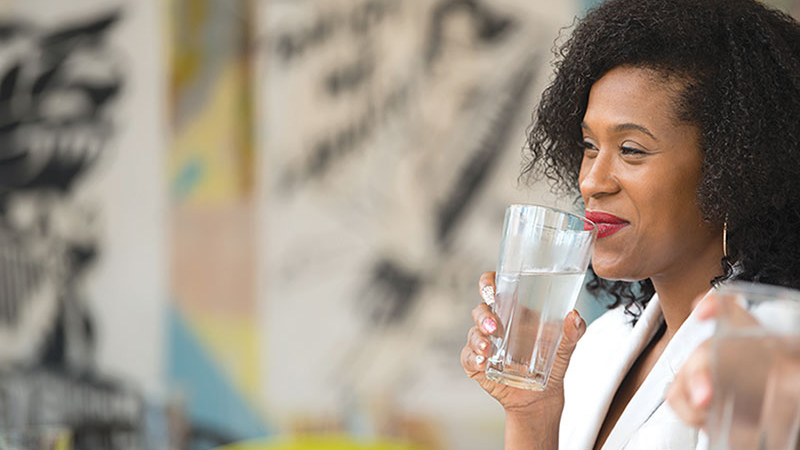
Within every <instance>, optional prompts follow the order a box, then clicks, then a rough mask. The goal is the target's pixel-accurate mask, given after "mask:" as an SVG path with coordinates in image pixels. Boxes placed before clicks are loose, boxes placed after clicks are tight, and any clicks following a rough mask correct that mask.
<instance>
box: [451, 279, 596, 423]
mask: <svg viewBox="0 0 800 450" xmlns="http://www.w3.org/2000/svg"><path fill="white" fill-rule="evenodd" d="M494 279H495V273H494V272H486V273H484V274H483V275H482V276H481V278H480V281H479V289H480V292H481V296H482V297H483V298H484V301H486V302H490V303H491V302H493V300H494V298H493V297H494V292H495V285H494ZM472 319H473V320H474V321H475V326H474V327H472V328H471V329H470V330H469V333H468V335H467V343H466V345H465V346H464V348H463V350H462V351H461V366H462V367H463V368H464V371H465V372H466V373H467V375H468V376H469V377H470V378H472V379H473V380H475V381H477V382H478V384H479V385H480V386H481V387H482V388H483V389H484V390H485V391H486V392H488V393H489V395H491V396H492V397H494V398H495V399H497V401H498V402H500V404H501V405H502V406H503V408H504V409H505V410H506V414H507V415H514V416H519V417H525V416H536V417H537V420H541V419H542V418H543V415H556V414H557V416H556V417H553V418H552V419H553V420H554V421H555V426H556V428H557V426H558V421H559V420H560V417H561V409H562V407H563V403H564V394H563V381H564V373H565V372H566V370H567V365H568V364H569V359H570V357H571V356H572V351H573V350H574V349H575V344H577V343H578V339H580V337H581V336H583V333H584V332H585V331H586V323H585V322H584V321H583V319H582V318H581V317H580V315H579V314H578V312H577V311H575V310H573V311H571V312H570V313H569V314H567V317H566V319H565V320H564V330H563V331H564V336H563V338H562V339H561V343H560V345H559V347H558V352H557V353H556V358H555V363H554V365H553V370H552V372H551V373H550V379H549V381H548V383H547V388H546V389H545V390H544V391H542V392H537V391H529V390H525V389H517V388H513V387H509V386H506V385H504V384H501V383H495V382H493V381H490V380H488V379H487V378H486V373H485V369H486V361H487V359H488V358H489V352H490V351H491V342H490V341H489V337H490V336H496V337H497V336H502V330H501V327H502V324H501V323H500V321H499V320H498V318H497V317H496V316H495V315H494V314H493V313H492V311H491V309H490V308H489V306H488V305H487V304H486V303H481V304H480V305H478V306H477V307H475V309H473V310H472ZM531 339H534V338H533V337H531ZM556 432H557V429H556Z"/></svg>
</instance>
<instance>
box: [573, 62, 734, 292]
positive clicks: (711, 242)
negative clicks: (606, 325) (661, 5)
mask: <svg viewBox="0 0 800 450" xmlns="http://www.w3.org/2000/svg"><path fill="white" fill-rule="evenodd" d="M680 88H681V84H680V82H679V81H678V80H676V79H674V78H670V79H667V78H664V77H661V76H660V75H657V74H656V73H654V72H653V71H650V70H647V69H640V68H633V67H626V66H622V67H617V68H614V69H612V70H611V71H609V72H608V73H607V74H606V75H604V76H603V77H602V78H601V79H599V80H598V81H597V82H596V83H595V84H594V85H593V86H592V88H591V91H590V93H589V103H588V106H587V109H586V115H585V116H584V119H583V140H584V146H585V150H584V155H583V162H582V163H581V171H580V177H579V181H580V191H581V195H582V196H583V201H584V204H585V205H586V214H587V217H588V218H589V219H590V220H594V221H595V222H600V223H599V228H600V230H599V234H598V240H597V243H596V245H595V249H594V254H593V256H592V265H593V267H594V270H595V272H596V273H597V274H598V275H599V276H601V277H603V278H608V279H622V280H641V279H644V278H649V277H654V276H658V275H669V274H670V273H677V272H680V270H681V269H682V268H685V267H686V265H687V263H690V262H691V261H692V260H693V258H696V257H697V255H700V254H705V253H707V252H708V251H709V249H711V248H712V247H711V246H718V247H720V248H721V246H722V242H721V237H720V234H719V233H720V230H718V229H716V228H714V227H712V226H711V225H709V224H708V223H707V222H704V221H703V219H702V214H701V212H700V208H699V206H698V202H697V186H698V183H699V181H700V176H701V167H702V163H703V155H702V153H701V151H700V146H699V136H700V132H699V130H698V128H697V127H696V126H694V125H691V124H688V123H685V122H682V121H679V120H678V119H677V118H676V114H675V111H674V108H675V107H674V101H673V99H674V96H675V95H677V94H676V93H678V92H680Z"/></svg>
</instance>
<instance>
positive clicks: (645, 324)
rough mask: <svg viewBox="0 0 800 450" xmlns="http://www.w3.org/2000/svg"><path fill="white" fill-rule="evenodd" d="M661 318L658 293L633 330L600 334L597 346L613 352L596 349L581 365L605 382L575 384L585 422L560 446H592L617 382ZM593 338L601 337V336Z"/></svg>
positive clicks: (615, 390)
mask: <svg viewBox="0 0 800 450" xmlns="http://www.w3.org/2000/svg"><path fill="white" fill-rule="evenodd" d="M663 320H664V319H663V317H662V315H661V308H660V307H659V305H658V296H657V295H654V296H653V298H652V299H651V300H650V301H649V302H648V304H647V307H646V308H645V310H644V311H643V312H642V315H641V316H640V318H639V320H638V322H636V325H635V326H634V327H633V328H632V329H630V328H629V329H628V330H626V331H625V332H624V333H620V334H619V335H614V336H603V337H602V339H603V342H602V343H601V344H600V345H595V347H597V348H598V349H602V350H609V349H611V350H613V352H607V351H601V352H597V354H596V358H593V359H594V360H593V361H592V362H591V365H592V367H583V369H586V370H591V371H593V372H594V375H593V377H594V378H595V380H604V382H603V384H595V383H592V384H589V383H587V384H586V385H584V386H575V388H576V389H579V390H580V394H579V395H580V396H581V399H582V401H583V404H584V405H585V407H584V408H583V409H584V410H583V411H581V413H582V414H581V418H580V419H578V420H581V421H583V422H584V424H585V425H584V426H581V427H580V429H576V430H575V432H576V433H575V434H573V435H571V436H569V445H568V446H565V447H563V448H570V449H587V448H592V447H594V444H595V441H596V440H597V435H598V433H599V432H600V428H601V427H602V425H603V422H604V421H605V417H606V414H608V408H609V407H610V406H611V401H612V400H613V399H614V395H615V394H616V393H617V389H618V388H619V385H620V384H621V383H622V380H623V378H625V375H626V374H627V373H628V371H629V370H630V368H631V366H632V365H633V363H634V362H635V361H636V358H637V357H638V356H639V354H640V353H641V352H642V351H643V350H644V348H645V347H646V346H647V344H648V342H650V340H651V339H652V338H653V335H654V334H655V332H656V331H657V330H658V327H659V326H660V325H661V323H662V322H663ZM595 337H596V338H598V339H600V338H601V337H600V336H595ZM587 365H588V364H587Z"/></svg>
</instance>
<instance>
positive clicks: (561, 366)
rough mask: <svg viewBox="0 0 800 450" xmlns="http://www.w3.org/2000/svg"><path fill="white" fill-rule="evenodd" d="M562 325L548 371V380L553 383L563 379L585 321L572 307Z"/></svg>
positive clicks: (584, 329)
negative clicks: (559, 337)
mask: <svg viewBox="0 0 800 450" xmlns="http://www.w3.org/2000/svg"><path fill="white" fill-rule="evenodd" d="M563 327H564V328H563V330H562V331H563V337H562V338H561V342H560V343H559V344H558V351H556V358H555V361H554V363H553V370H552V371H551V372H550V380H551V381H552V382H555V383H562V382H563V381H564V373H566V371H567V366H569V360H570V358H571V357H572V352H573V351H574V350H575V346H576V345H577V344H578V341H579V340H580V338H581V336H583V333H585V332H586V322H585V321H584V320H583V318H582V317H581V315H580V314H579V313H578V311H577V310H574V309H573V310H572V311H570V312H569V314H567V317H566V318H565V319H564V324H563Z"/></svg>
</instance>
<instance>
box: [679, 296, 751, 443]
mask: <svg viewBox="0 0 800 450" xmlns="http://www.w3.org/2000/svg"><path fill="white" fill-rule="evenodd" d="M722 301H724V300H723V299H720V298H718V297H717V296H716V295H714V294H713V293H712V294H711V295H709V296H707V297H706V298H704V299H703V300H702V301H700V303H699V304H698V305H697V310H696V312H695V313H696V314H697V317H698V318H699V319H701V320H707V319H710V318H713V317H717V316H718V315H719V314H720V311H721V308H722V303H721V302H722ZM728 307H729V308H731V316H730V321H731V323H733V324H734V325H741V326H749V325H755V324H757V321H756V319H755V318H754V317H753V316H751V315H750V314H749V313H748V312H747V311H746V310H744V309H743V308H741V307H739V306H738V305H736V304H733V303H732V304H730V305H728ZM742 351H743V352H746V351H747V348H744V347H743V348H742ZM756 359H757V358H751V360H756ZM742 360H743V361H746V360H748V358H747V357H746V356H744V355H743V356H742ZM730 369H731V370H738V369H739V368H737V367H732V368H730ZM756 387H760V386H754V389H755V388H756ZM712 394H713V392H712V384H711V341H710V340H707V341H705V342H704V343H703V344H702V345H700V346H699V347H698V348H697V349H696V350H695V351H694V352H693V353H692V354H691V355H690V356H689V358H688V359H687V360H686V362H685V363H683V366H681V369H680V370H679V371H678V374H677V375H675V380H674V381H673V382H672V385H670V387H669V389H668V390H667V394H666V400H667V401H668V402H669V404H670V406H671V407H672V409H673V410H674V411H675V413H676V414H677V415H678V417H680V418H681V419H682V420H683V421H684V422H686V423H688V424H689V425H692V426H694V427H698V428H702V427H704V426H705V425H706V420H707V417H708V409H709V407H710V405H711V396H712Z"/></svg>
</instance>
